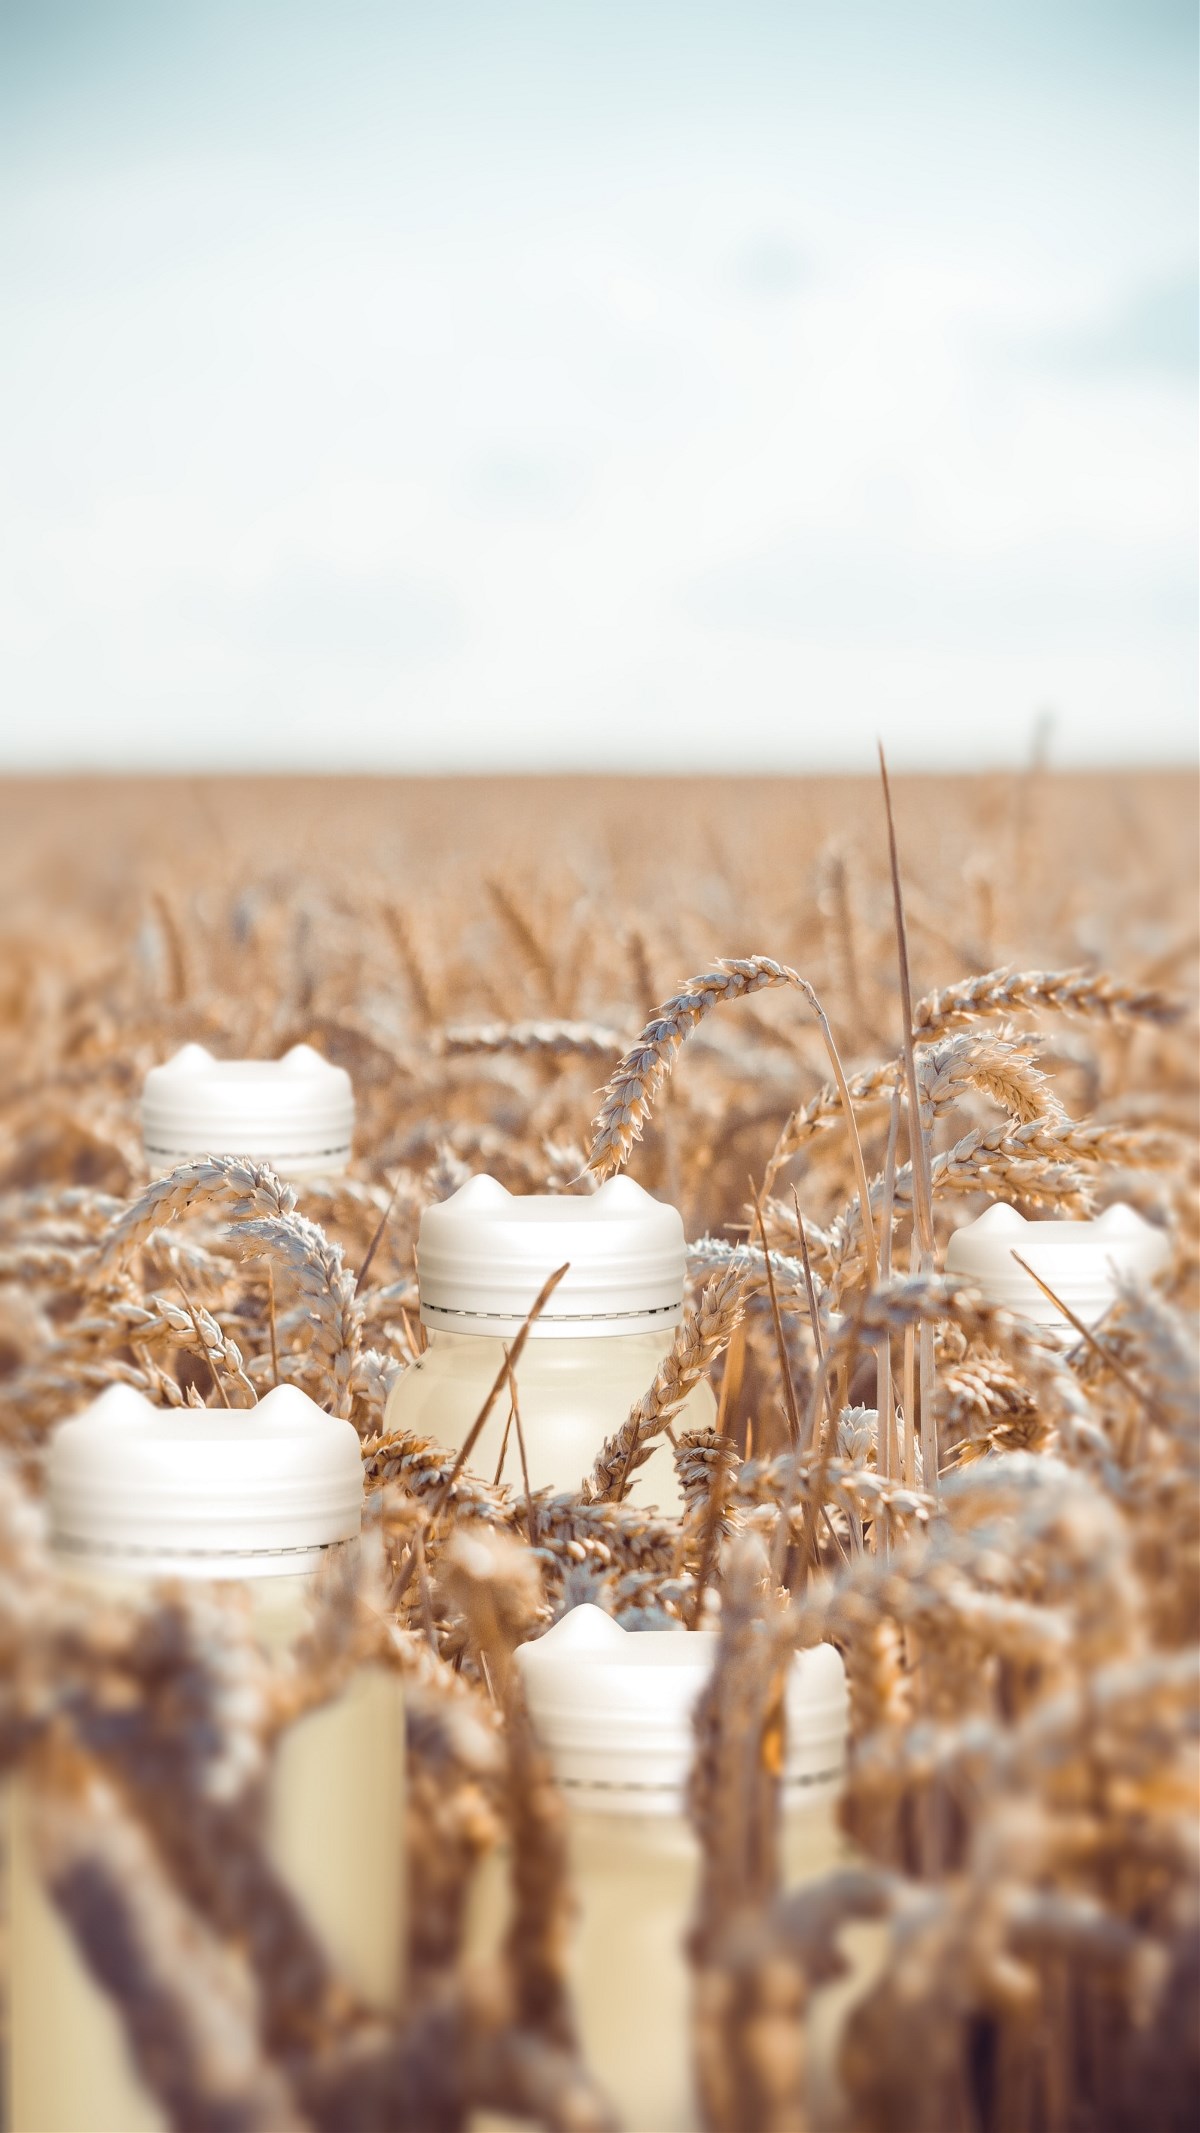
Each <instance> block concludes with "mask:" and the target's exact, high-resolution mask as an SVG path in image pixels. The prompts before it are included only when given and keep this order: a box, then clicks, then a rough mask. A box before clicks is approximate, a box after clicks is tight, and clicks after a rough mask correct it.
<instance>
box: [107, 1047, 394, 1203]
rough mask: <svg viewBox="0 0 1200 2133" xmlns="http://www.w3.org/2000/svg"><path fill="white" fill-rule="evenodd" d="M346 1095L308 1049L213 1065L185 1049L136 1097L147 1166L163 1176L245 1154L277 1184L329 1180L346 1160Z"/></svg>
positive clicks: (344, 1084)
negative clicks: (210, 1158) (206, 1159)
mask: <svg viewBox="0 0 1200 2133" xmlns="http://www.w3.org/2000/svg"><path fill="white" fill-rule="evenodd" d="M353 1136H354V1090H353V1087H352V1086H351V1082H350V1076H349V1075H348V1074H347V1072H346V1070H345V1068H344V1067H337V1066H331V1065H330V1064H329V1061H328V1060H327V1059H322V1057H321V1055H320V1053H319V1052H314V1050H313V1048H312V1046H311V1045H310V1044H294V1045H293V1046H292V1049H291V1051H290V1052H285V1053H284V1055H283V1058H282V1059H214V1058H213V1055H212V1053H211V1052H208V1051H206V1050H205V1048H204V1046H203V1045H202V1044H185V1045H184V1047H183V1050H182V1051H181V1052H176V1054H175V1057H174V1058H173V1059H168V1061H167V1063H166V1065H165V1066H158V1067H151V1069H150V1072H149V1073H148V1074H147V1076H146V1085H145V1088H144V1090H143V1092H142V1139H143V1142H144V1144H145V1149H146V1160H147V1162H148V1163H149V1165H150V1167H151V1169H152V1170H153V1171H154V1172H155V1173H156V1174H157V1175H161V1174H162V1173H163V1172H164V1171H167V1170H174V1169H176V1168H177V1167H178V1165H179V1164H180V1163H188V1162H192V1161H194V1160H195V1159H196V1158H197V1157H199V1156H204V1155H245V1156H250V1157H251V1158H252V1159H253V1161H255V1162H256V1163H269V1164H270V1166H271V1168H272V1170H276V1171H278V1172H279V1174H280V1176H281V1177H286V1178H308V1177H330V1176H333V1175H334V1174H335V1173H336V1172H338V1171H340V1170H344V1169H345V1167H346V1164H347V1163H348V1162H349V1160H350V1144H351V1141H352V1139H353Z"/></svg>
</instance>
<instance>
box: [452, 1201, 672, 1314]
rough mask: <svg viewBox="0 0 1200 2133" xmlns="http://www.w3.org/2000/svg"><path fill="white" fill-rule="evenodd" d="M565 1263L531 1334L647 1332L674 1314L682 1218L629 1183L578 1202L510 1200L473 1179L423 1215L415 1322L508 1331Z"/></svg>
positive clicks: (525, 1312) (670, 1208)
mask: <svg viewBox="0 0 1200 2133" xmlns="http://www.w3.org/2000/svg"><path fill="white" fill-rule="evenodd" d="M563 1265H566V1266H567V1268H568V1271H567V1272H566V1273H565V1274H564V1275H563V1278H562V1280H561V1281H560V1282H559V1284H558V1287H557V1288H556V1289H555V1291H554V1293H553V1295H552V1296H551V1297H550V1300H549V1302H548V1303H547V1305H546V1308H545V1310H544V1311H543V1312H542V1315H541V1317H540V1318H538V1319H536V1320H535V1322H534V1324H533V1327H532V1329H531V1332H532V1335H533V1336H534V1337H541V1338H542V1339H545V1338H546V1337H547V1336H554V1335H557V1336H558V1337H560V1338H562V1337H563V1336H566V1335H570V1334H575V1335H579V1334H581V1333H587V1334H593V1333H648V1332H653V1331H654V1330H655V1329H656V1328H657V1327H659V1326H676V1325H678V1323H679V1321H680V1319H681V1318H682V1316H683V1282H684V1275H685V1272H686V1270H687V1247H686V1244H685V1242H684V1235H683V1222H682V1219H681V1217H680V1215H679V1211H678V1209H677V1208H674V1207H668V1206H666V1205H664V1203H663V1202H662V1201H661V1200H653V1199H651V1197H650V1194H649V1193H648V1192H643V1190H642V1188H641V1186H640V1185H635V1184H634V1182H633V1179H632V1178H624V1177H621V1178H610V1179H609V1180H608V1183H607V1184H606V1185H602V1186H601V1187H600V1190H599V1192H595V1193H592V1194H590V1195H589V1197H587V1198H586V1199H585V1198H583V1197H582V1196H579V1197H576V1196H575V1195H574V1194H570V1193H529V1194H525V1195H514V1194H513V1193H510V1192H506V1191H505V1188H504V1186H503V1185H501V1184H499V1183H498V1182H497V1180H496V1179H495V1178H489V1177H474V1178H468V1180H467V1182H466V1184H465V1185H463V1186H460V1188H459V1190H458V1191H457V1192H456V1193H452V1194H451V1196H450V1198H449V1199H448V1200H442V1201H440V1202H439V1203H438V1204H437V1205H436V1206H433V1207H427V1208H426V1209H425V1211H424V1213H423V1214H422V1216H421V1230H420V1235H419V1237H418V1239H417V1286H418V1288H419V1289H420V1292H421V1317H422V1320H423V1321H424V1323H425V1325H427V1326H437V1327H441V1328H443V1329H444V1330H445V1331H447V1332H450V1333H490V1334H499V1335H509V1334H513V1333H516V1332H517V1331H518V1330H519V1328H520V1326H521V1324H522V1323H523V1321H524V1319H525V1316H526V1314H527V1312H528V1311H529V1309H530V1306H531V1305H532V1304H533V1302H534V1301H535V1299H536V1297H537V1294H538V1291H539V1290H540V1289H541V1287H542V1285H543V1283H544V1282H545V1280H546V1278H547V1276H548V1275H550V1274H552V1273H553V1272H554V1270H555V1268H556V1267H560V1266H563Z"/></svg>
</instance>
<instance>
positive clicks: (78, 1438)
mask: <svg viewBox="0 0 1200 2133" xmlns="http://www.w3.org/2000/svg"><path fill="white" fill-rule="evenodd" d="M48 1497H49V1505H48V1510H49V1526H50V1543H51V1547H52V1550H53V1553H54V1556H55V1558H56V1560H57V1563H58V1565H59V1568H60V1571H61V1573H62V1575H63V1576H64V1577H66V1578H69V1579H70V1580H71V1581H72V1582H74V1583H75V1584H76V1585H78V1586H82V1587H83V1588H84V1590H85V1591H86V1592H88V1593H93V1592H94V1593H97V1594H101V1593H108V1594H110V1595H112V1594H116V1595H118V1596H119V1595H120V1594H122V1593H126V1594H133V1593H136V1592H138V1591H139V1590H142V1591H144V1589H145V1585H146V1581H147V1580H151V1579H155V1578H160V1577H170V1578H172V1579H175V1580H181V1579H186V1580H203V1581H211V1582H212V1583H213V1584H220V1585H227V1584H228V1582H229V1581H230V1580H237V1581H239V1582H240V1584H241V1586H242V1589H243V1591H244V1594H245V1596H246V1598H247V1601H248V1604H249V1607H250V1611H251V1619H252V1622H253V1625H254V1627H255V1629H256V1631H257V1632H258V1634H259V1635H260V1637H261V1638H262V1639H263V1641H264V1642H265V1643H266V1644H267V1645H268V1647H269V1648H272V1649H275V1650H282V1649H284V1648H286V1647H287V1646H288V1645H290V1644H291V1643H292V1642H294V1640H295V1639H296V1638H297V1637H298V1636H300V1635H301V1634H302V1632H303V1630H304V1628H305V1624H306V1620H307V1601H308V1596H309V1593H310V1591H311V1586H312V1580H313V1576H314V1573H315V1572H316V1570H317V1569H318V1568H319V1566H320V1565H321V1564H322V1563H324V1562H326V1561H327V1560H329V1558H330V1557H331V1555H333V1554H336V1553H337V1552H339V1551H342V1550H346V1549H354V1548H356V1547H357V1545H358V1533H359V1525H360V1520H361V1512H362V1460H361V1454H360V1450H359V1444H358V1438H357V1436H356V1434H355V1431H354V1430H353V1428H352V1427H351V1425H350V1424H349V1423H348V1422H343V1421H338V1420H336V1419H334V1418H333V1417H332V1416H330V1415H327V1414H324V1413H323V1412H322V1410H321V1409H320V1408H319V1407H317V1406H316V1405H315V1404H314V1403H313V1401H311V1400H310V1399H309V1398H308V1397H307V1395H306V1394H305V1393H303V1392H301V1391H300V1390H299V1388H298V1387H296V1386H291V1385H280V1386H277V1387H276V1388H275V1390H274V1391H273V1392H269V1393H268V1394H267V1395H266V1397H265V1399H263V1400H261V1401H260V1402H259V1403H258V1405H257V1406H256V1407H252V1408H249V1409H237V1410H234V1411H230V1410H226V1409H223V1408H217V1409H213V1408H203V1409H192V1408H182V1409H164V1410H160V1409H157V1408H154V1407H152V1406H151V1405H150V1403H149V1401H147V1400H145V1399H144V1398H143V1397H142V1395H141V1394H140V1393H139V1392H136V1391H134V1390H133V1388H132V1387H130V1386H126V1385H113V1386H111V1387H110V1388H109V1390H108V1391H107V1392H105V1393H103V1394H102V1395H101V1397H100V1398H99V1399H98V1400H96V1401H95V1402H93V1404H92V1405H91V1406H90V1407H88V1408H85V1409H84V1411H83V1412H82V1413H81V1414H78V1415H76V1416H74V1417H73V1418H72V1419H71V1420H69V1421H67V1422H64V1423H62V1424H60V1426H59V1428H58V1429H57V1430H56V1431H55V1433H54V1435H53V1437H52V1439H51V1442H50V1449H49V1455H48ZM403 1725H404V1721H403V1706H402V1698H401V1693H400V1687H399V1681H398V1677H397V1676H396V1675H395V1674H393V1673H391V1672H389V1671H387V1670H386V1669H384V1668H382V1667H375V1666H368V1667H363V1668H361V1669H360V1670H359V1671H358V1673H357V1674H356V1675H355V1676H354V1678H353V1679H352V1680H351V1681H350V1683H349V1684H348V1685H347V1687H346V1688H345V1689H344V1690H343V1692H342V1694H341V1695H340V1696H339V1697H338V1698H337V1699H336V1700H334V1701H333V1702H331V1703H329V1704H326V1705H323V1706H321V1707H320V1708H318V1709H316V1710H313V1711H311V1712H308V1713H307V1714H306V1715H305V1716H303V1717H302V1718H300V1719H299V1720H298V1721H297V1722H296V1723H295V1724H294V1725H292V1726H291V1727H289V1728H288V1730H287V1731H286V1733H284V1735H283V1736H282V1737H281V1739H280V1741H279V1742H278V1745H277V1749H276V1753H275V1756H274V1759H273V1763H272V1769H271V1775H270V1792H269V1819H268V1842H269V1847H270V1851H271V1855H272V1858H273V1861H274V1864H275V1867H276V1869H277V1871H278V1872H279V1874H280V1875H281V1877H282V1879H283V1880H284V1881H285V1882H286V1883H287V1884H288V1886H289V1888H290V1889H291V1892H292V1894H293V1895H294V1896H295V1898H296V1899H297V1901H298V1902H299V1904H300V1906H301V1908H302V1910H303V1911H304V1913H305V1914H306V1916H307V1918H308V1921H309V1924H310V1925H311V1926H312V1927H313V1929H314V1930H315V1932H316V1933H317V1935H318V1937H319V1938H320V1940H321V1941H322V1942H323V1943H324V1945H325V1947H326V1950H327V1952H328V1954H329V1956H330V1958H331V1959H332V1961H333V1962H334V1963H335V1964H336V1965H337V1967H338V1969H339V1971H340V1972H341V1974H342V1975H343V1976H344V1977H345V1978H346V1980H347V1982H348V1983H349V1985H350V1986H351V1988H352V1989H353V1990H354V1991H355V1992H356V1993H357V1994H358V1995H359V1996H360V1997H361V1998H362V1999H363V2000H364V2001H366V2002H367V2003H368V2004H369V2005H371V2006H373V2007H376V2008H378V2009H380V2010H384V2011H386V2010H389V2009H393V2008H394V2007H395V2006H396V2004H397V2002H398V1999H399V1994H400V1990H401V1983H402V1961H403V1948H404V1941H403V1933H404V1924H405V1919H404V1731H403ZM9 1804H10V1811H11V1824H10V1833H9V1835H10V1843H9V1963H8V1969H9V1984H10V1990H9V2054H8V2112H7V2120H6V2122H7V2124H8V2125H9V2126H10V2127H11V2128H12V2129H13V2133H16V2129H17V2128H20V2133H114V2128H118V2127H119V2128H120V2129H121V2133H161V2129H164V2128H165V2125H166V2120H165V2118H164V2116H163V2114H162V2111H161V2108H160V2106H159V2104H158V2102H157V2100H156V2099H155V2098H154V2097H153V2096H152V2095H151V2094H150V2093H149V2092H148V2091H147V2090H146V2088H145V2087H144V2086H143V2084H142V2083H141V2081H140V2079H139V2077H138V2074H137V2071H136V2069H135V2066H134V2064H133V2061H132V2059H131V2057H130V2056H129V2054H128V2052H127V2050H126V2046H125V2040H124V2036H123V2033H122V2029H121V2024H120V2020H119V2017H118V2016H117V2014H116V2012H115V2010H114V2008H113V2006H112V2003H111V2002H110V2001H109V2000H108V1999H107V1998H106V1997H105V1995H104V1994H103V1992H102V1991H101V1989H100V1987H99V1986H98V1985H96V1984H95V1983H93V1981H92V1979H91V1977H90V1975H89V1973H88V1972H87V1970H86V1969H85V1967H84V1965H83V1962H82V1959H81V1958H80V1956H79V1955H78V1954H77V1952H76V1949H75V1945H74V1943H73V1941H72V1940H71V1938H70V1935H69V1932H68V1929H67V1928H66V1926H65V1925H64V1923H63V1922H62V1920H61V1918H60V1916H59V1914H58V1912H57V1911H56V1910H55V1908H54V1907H53V1905H52V1903H51V1902H50V1900H49V1898H48V1897H47V1896H46V1894H45V1893H44V1891H43V1889H42V1886H41V1883H40V1881H39V1879H38V1876H37V1873H36V1869H35V1866H34V1861H33V1855H32V1849H31V1844H30V1840H29V1836H28V1833H27V1828H26V1812H27V1801H26V1798H25V1792H24V1787H23V1784H22V1783H21V1782H20V1781H19V1780H18V1781H17V1782H16V1783H14V1785H13V1786H12V1788H11V1792H10V1803H9Z"/></svg>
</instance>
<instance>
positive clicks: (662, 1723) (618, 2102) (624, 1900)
mask: <svg viewBox="0 0 1200 2133" xmlns="http://www.w3.org/2000/svg"><path fill="white" fill-rule="evenodd" d="M716 1645H717V1636H716V1633H715V1632H713V1631H690V1630H678V1631H671V1630H642V1631H636V1632H634V1631H625V1630H623V1629H622V1628H621V1626H620V1624H619V1623H616V1622H614V1621H613V1620H612V1618H611V1616H609V1615H606V1614H604V1613H602V1612H601V1610H600V1609H599V1608H596V1607H592V1606H590V1605H585V1606H582V1607H576V1608H573V1609H572V1610H571V1611H570V1612H569V1613H567V1614H565V1615H563V1616H562V1617H561V1618H560V1619H559V1621H558V1622H556V1623H555V1625H554V1627H553V1628H552V1629H550V1630H548V1631H547V1632H546V1634H545V1636H544V1637H541V1638H539V1639H538V1640H537V1641H536V1642H534V1643H531V1644H525V1645H522V1646H521V1647H520V1648H519V1649H518V1651H517V1654H516V1659H517V1664H518V1666H519V1668H520V1671H521V1677H522V1683H523V1687H524V1690H525V1695H526V1700H527V1702H528V1705H529V1711H530V1716H531V1719H532V1722H533V1726H534V1730H535V1732H536V1733H537V1735H538V1738H539V1740H540V1741H541V1743H542V1746H543V1747H544V1748H545V1749H546V1751H547V1753H548V1755H549V1757H550V1761H551V1764H552V1767H553V1770H554V1775H555V1778H556V1780H557V1782H558V1784H559V1786H560V1788H561V1790H562V1793H563V1796H564V1799H565V1801H566V1805H567V1810H568V1832H569V1834H568V1846H569V1854H570V1867H571V1874H572V1885H573V1889H574V1893H575V1898H576V1904H577V1914H576V1921H575V1929H574V1936H573V1941H572V1945H571V1949H570V1955H569V1969H570V1981H571V1985H572V1990H573V1996H574V2003H575V2012H576V2016H577V2019H578V2022H579V2026H580V2033H581V2043H582V2046H583V2051H584V2054H585V2057H586V2059H587V2061H588V2064H589V2066H590V2067H591V2069H592V2071H593V2073H594V2074H595V2075H596V2077H597V2079H598V2081H599V2082H600V2084H601V2086H602V2087H603V2088H604V2089H605V2091H606V2092H607V2094H608V2096H609V2097H610V2099H611V2101H612V2103H613V2104H614V2106H615V2108H616V2110H617V2113H618V2115H619V2117H620V2119H621V2122H622V2124H624V2125H626V2126H628V2127H630V2128H633V2129H639V2133H649V2129H651V2128H652V2129H653V2133H696V2129H697V2128H698V2127H699V2125H700V2124H701V2117H700V2111H699V2105H698V2103H697V2101H696V2095H695V2088H694V2080H693V2070H692V2046H691V2025H692V1972H691V1968H690V1965H689V1963H688V1959H687V1954H686V1950H685V1940H686V1935H687V1933H688V1930H689V1927H690V1925H691V1923H692V1919H693V1916H694V1911H695V1902H696V1890H697V1878H698V1873H699V1867H700V1850H699V1842H698V1839H697V1836H696V1833H695V1831H694V1829H693V1827H692V1825H691V1823H690V1822H689V1820H688V1818H687V1813H686V1808H685V1791H686V1784H687V1777H688V1772H689V1769H690V1766H691V1762H692V1758H693V1753H694V1745H695V1744H694V1735H693V1729H692V1713H693V1710H694V1708H695V1704H696V1701H697V1698H698V1697H699V1695H700V1693H701V1690H702V1688H703V1686H704V1683H705V1680H706V1678H707V1676H708V1674H709V1671H710V1669H711V1666H712V1663H713V1658H714V1655H715V1650H716ZM785 1708H786V1734H787V1744H786V1753H785V1765H784V1771H783V1776H782V1790H783V1798H782V1803H781V1804H782V1830H781V1836H782V1845H781V1863H782V1873H783V1880H784V1883H785V1885H787V1886H795V1885H798V1884H799V1883H801V1882H803V1881H805V1880H807V1879H809V1878H811V1877H814V1876H816V1875H818V1874H821V1873H824V1872H825V1871H827V1870H828V1869H830V1868H831V1867H834V1866H836V1865H838V1864H839V1863H841V1862H843V1861H844V1859H845V1858H846V1857H847V1855H848V1853H847V1846H846V1844H845V1840H844V1839H843V1837H842V1836H841V1833H840V1831H839V1829H838V1827H837V1822H836V1806H837V1798H838V1793H839V1790H840V1787H841V1782H842V1776H843V1772H844V1767H845V1755H846V1731H847V1715H848V1700H847V1690H846V1677H845V1670H844V1668H843V1666H842V1661H841V1658H840V1656H839V1654H838V1653H837V1652H836V1651H835V1650H834V1648H833V1646H832V1645H827V1644H826V1645H819V1646H817V1647H816V1648H815V1649H814V1650H812V1651H805V1652H798V1653H797V1654H796V1655H795V1658H794V1660H793V1662H792V1666H791V1669H790V1672H789V1677H788V1682H787V1687H786V1702H785ZM487 1868H488V1872H489V1875H490V1879H489V1880H488V1882H487V1883H486V1884H482V1885H481V1887H480V1890H479V1892H478V1895H477V1902H476V1908H475V1910H474V1913H473V1918H472V1924H471V1938H472V1942H473V1944H474V1945H475V1946H476V1947H478V1948H480V1949H481V1950H482V1948H484V1947H486V1946H494V1945H495V1944H496V1940H497V1938H498V1936H499V1933H500V1932H501V1930H502V1917H503V1911H504V1907H505V1895H504V1887H503V1882H502V1869H503V1862H502V1861H496V1862H495V1863H493V1861H492V1860H489V1861H488V1862H487ZM856 1935H857V1940H858V1943H859V1945H856ZM862 1939H863V1937H862V1931H861V1928H858V1929H856V1928H854V1927H850V1928H847V1929H845V1931H844V1933H843V1938H842V1945H843V1953H844V1954H845V1955H847V1957H848V1958H849V1961H850V1973H849V1976H848V1978H847V1979H839V1980H838V1981H837V1982H836V1984H835V1985H833V1986H832V1987H830V1988H828V1992H827V1993H826V1992H818V1993H817V1994H816V1995H815V1996H814V1999H813V2002H812V2004H811V2006H810V2010H809V2017H808V2033H809V2062H810V2076H809V2080H810V2090H812V2091H813V2092H814V2093H813V2094H810V2099H809V2100H810V2104H813V2103H814V2102H815V2104H816V2106H817V2109H818V2110H819V2112H820V2121H819V2122H821V2123H825V2122H826V2121H827V2115H828V2111H829V2108H830V2107H829V2106H828V2102H827V2098H828V2094H829V2090H830V2068H831V2065H832V2059H833V2039H834V2037H835V2035H836V2033H837V2029H838V2026H839V2025H840V2021H841V2020H842V2019H844V2013H845V2009H846V2007H847V2005H848V2003H849V2001H850V1999H851V1998H852V1997H854V1996H855V1994H856V1993H857V1992H858V1991H861V1990H862V1989H864V1984H865V1966H866V1964H867V1962H868V1960H869V1944H868V1945H863V1944H862ZM506 2123H511V2121H504V2120H501V2119H499V2118H494V2117H484V2116H482V2115H481V2116H479V2117H478V2118H477V2119H476V2120H475V2121H474V2123H473V2127H472V2133H499V2129H500V2127H501V2126H502V2125H505V2124H506Z"/></svg>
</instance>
